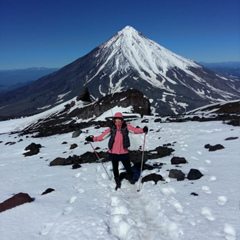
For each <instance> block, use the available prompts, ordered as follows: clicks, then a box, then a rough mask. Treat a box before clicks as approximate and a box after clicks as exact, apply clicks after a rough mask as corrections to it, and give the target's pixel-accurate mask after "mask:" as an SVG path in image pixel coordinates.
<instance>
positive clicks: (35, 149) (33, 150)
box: [23, 143, 42, 157]
mask: <svg viewBox="0 0 240 240" xmlns="http://www.w3.org/2000/svg"><path fill="white" fill-rule="evenodd" d="M41 147H42V146H41V144H36V143H31V144H30V145H28V146H27V147H26V148H25V150H26V151H28V152H26V153H24V154H23V155H24V156H25V157H27V156H33V155H36V154H38V153H39V149H40V148H41Z"/></svg>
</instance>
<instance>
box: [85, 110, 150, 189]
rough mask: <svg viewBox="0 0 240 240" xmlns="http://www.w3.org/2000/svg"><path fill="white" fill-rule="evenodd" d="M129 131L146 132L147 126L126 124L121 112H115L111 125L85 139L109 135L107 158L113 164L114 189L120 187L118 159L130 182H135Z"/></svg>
mask: <svg viewBox="0 0 240 240" xmlns="http://www.w3.org/2000/svg"><path fill="white" fill-rule="evenodd" d="M129 132H131V133H134V134H140V133H147V132H148V127H146V126H145V127H144V128H135V127H133V126H131V125H130V124H126V122H125V121H124V120H123V115H122V113H120V112H117V113H116V114H115V115H114V117H113V123H112V125H111V126H110V127H109V128H108V129H107V130H106V131H105V132H103V133H102V134H101V135H100V136H97V137H94V136H89V137H87V138H86V141H88V142H96V141H102V140H104V139H106V138H107V137H110V139H109V142H108V148H109V150H108V153H109V159H110V160H111V162H112V166H113V175H114V179H115V182H116V188H115V190H117V189H118V188H121V180H120V177H119V170H118V165H119V161H121V162H122V164H123V166H124V168H125V169H126V172H127V177H126V178H127V179H128V180H129V182H130V183H132V184H134V183H135V181H134V179H133V172H132V169H131V164H130V159H129V152H128V148H129V147H130V139H129V136H128V133H129Z"/></svg>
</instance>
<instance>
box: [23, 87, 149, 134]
mask: <svg viewBox="0 0 240 240" xmlns="http://www.w3.org/2000/svg"><path fill="white" fill-rule="evenodd" d="M115 106H119V107H129V106H132V107H133V112H134V113H139V114H141V113H143V114H144V115H150V102H149V100H148V99H147V98H145V97H144V96H143V94H142V93H141V92H140V91H138V90H135V89H130V90H127V91H125V92H121V93H115V94H110V95H107V96H105V97H103V98H101V99H100V100H99V101H97V102H95V103H92V104H89V103H88V104H87V105H86V106H83V107H76V106H75V104H70V105H68V106H65V109H64V110H63V111H62V112H59V113H53V114H52V115H50V116H48V117H47V118H45V119H39V120H38V121H37V122H35V123H33V124H31V125H29V126H28V127H27V128H25V129H24V130H23V131H22V132H21V135H24V134H29V133H37V134H36V135H35V137H46V136H51V135H55V134H62V133H68V132H75V133H74V134H73V135H72V136H73V137H77V136H79V135H78V134H81V129H83V128H86V127H89V126H92V125H96V126H101V127H103V126H106V125H109V119H106V121H98V122H93V121H88V122H81V123H78V121H77V120H78V119H89V118H93V116H95V117H98V116H100V115H102V114H103V113H104V112H106V111H107V110H109V109H111V108H113V107H115ZM133 115H134V114H133ZM109 117H111V116H109Z"/></svg>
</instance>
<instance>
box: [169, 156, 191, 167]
mask: <svg viewBox="0 0 240 240" xmlns="http://www.w3.org/2000/svg"><path fill="white" fill-rule="evenodd" d="M185 163H188V162H187V160H186V159H185V158H184V157H173V158H172V159H171V164H174V165H176V164H185Z"/></svg>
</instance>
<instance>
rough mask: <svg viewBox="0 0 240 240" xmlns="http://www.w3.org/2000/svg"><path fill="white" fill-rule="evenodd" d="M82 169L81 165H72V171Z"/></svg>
mask: <svg viewBox="0 0 240 240" xmlns="http://www.w3.org/2000/svg"><path fill="white" fill-rule="evenodd" d="M80 167H82V166H81V165H80V164H79V163H75V164H73V165H72V169H77V168H80Z"/></svg>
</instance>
